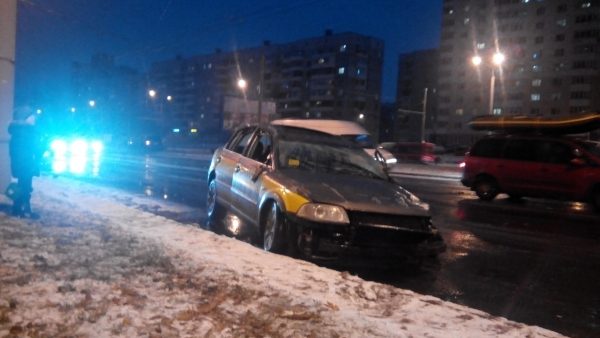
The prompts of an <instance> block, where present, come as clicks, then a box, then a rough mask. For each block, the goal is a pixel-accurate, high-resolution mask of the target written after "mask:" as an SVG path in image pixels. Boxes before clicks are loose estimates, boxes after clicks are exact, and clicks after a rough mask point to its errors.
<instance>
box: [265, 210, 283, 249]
mask: <svg viewBox="0 0 600 338" xmlns="http://www.w3.org/2000/svg"><path fill="white" fill-rule="evenodd" d="M267 208H268V210H267V212H266V215H265V217H264V222H263V223H264V226H263V249H264V250H265V251H269V252H275V253H282V252H283V251H284V249H285V239H284V233H283V215H282V214H281V210H280V209H279V206H277V203H275V202H273V203H271V205H270V206H268V207H267Z"/></svg>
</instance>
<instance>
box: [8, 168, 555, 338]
mask: <svg viewBox="0 0 600 338" xmlns="http://www.w3.org/2000/svg"><path fill="white" fill-rule="evenodd" d="M35 189H36V192H35V193H34V200H33V206H34V208H35V209H37V210H38V211H39V212H40V214H41V218H40V219H39V220H34V221H32V220H20V219H14V218H9V217H7V216H6V215H5V214H3V213H1V212H0V336H6V335H8V334H13V335H28V336H33V335H41V336H55V335H78V336H79V335H81V336H89V337H96V336H128V337H131V336H167V337H169V336H172V337H184V336H187V337H192V336H193V337H202V336H204V337H239V336H247V337H256V336H260V337H308V336H318V337H410V336H415V337H561V335H559V334H557V333H554V332H552V331H549V330H545V329H542V328H539V327H532V326H527V325H523V324H520V323H515V322H511V321H508V320H506V319H504V318H499V317H493V316H491V315H489V314H487V313H484V312H482V311H478V310H474V309H470V308H467V307H464V306H461V305H457V304H453V303H449V302H444V301H442V300H440V299H438V298H435V297H431V296H425V295H420V294H416V293H413V292H411V291H407V290H403V289H398V288H394V287H391V286H388V285H384V284H379V283H373V282H367V281H364V280H362V279H360V278H358V277H355V276H352V275H349V274H348V273H345V272H338V271H334V270H329V269H325V268H321V267H318V266H316V265H314V264H311V263H308V262H305V261H300V260H295V259H292V258H289V257H284V256H279V255H273V254H268V253H265V252H263V251H262V250H260V249H258V248H255V247H253V246H251V245H249V244H246V243H244V242H241V241H237V240H234V239H230V238H227V237H223V236H218V235H215V234H213V233H211V232H208V231H205V230H202V229H200V228H198V227H195V226H193V225H192V224H187V225H186V224H182V223H178V222H176V221H173V220H171V219H167V218H165V217H162V216H157V215H156V213H158V214H174V213H178V212H187V211H189V210H186V208H183V207H180V206H177V205H174V204H168V203H161V202H160V201H156V200H149V199H145V198H143V197H134V196H132V195H129V194H126V193H123V192H118V191H116V190H112V189H108V188H100V187H95V186H92V185H89V184H84V183H81V182H77V181H72V180H68V179H63V178H60V179H50V178H41V179H38V180H36V184H35ZM3 203H4V204H6V203H7V201H6V200H4V201H2V200H0V204H3ZM5 209H6V208H5ZM148 210H152V211H153V212H152V213H151V212H148Z"/></svg>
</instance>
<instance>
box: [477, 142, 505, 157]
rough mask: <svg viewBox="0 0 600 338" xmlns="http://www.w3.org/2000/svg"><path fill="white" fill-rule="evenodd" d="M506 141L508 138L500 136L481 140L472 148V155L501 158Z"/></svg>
mask: <svg viewBox="0 0 600 338" xmlns="http://www.w3.org/2000/svg"><path fill="white" fill-rule="evenodd" d="M505 143H506V140H504V139H498V138H493V139H485V140H481V141H479V142H477V143H476V144H475V145H474V146H473V149H471V156H476V157H494V158H500V157H502V149H503V148H504V144H505Z"/></svg>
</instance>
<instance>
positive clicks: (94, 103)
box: [88, 100, 96, 108]
mask: <svg viewBox="0 0 600 338" xmlns="http://www.w3.org/2000/svg"><path fill="white" fill-rule="evenodd" d="M88 104H89V105H90V107H92V108H94V107H95V106H96V101H94V100H90V101H89V102H88Z"/></svg>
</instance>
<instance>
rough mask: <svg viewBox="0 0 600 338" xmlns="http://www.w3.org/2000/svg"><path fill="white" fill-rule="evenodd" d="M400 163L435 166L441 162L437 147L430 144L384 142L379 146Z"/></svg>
mask: <svg viewBox="0 0 600 338" xmlns="http://www.w3.org/2000/svg"><path fill="white" fill-rule="evenodd" d="M379 146H380V147H381V148H383V149H385V150H387V151H389V152H390V153H391V154H392V155H394V157H395V158H396V159H397V160H398V161H399V162H414V163H423V164H433V163H437V162H439V160H440V159H439V157H438V155H437V154H436V152H435V150H436V146H435V144H433V143H429V142H384V143H382V144H380V145H379Z"/></svg>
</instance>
